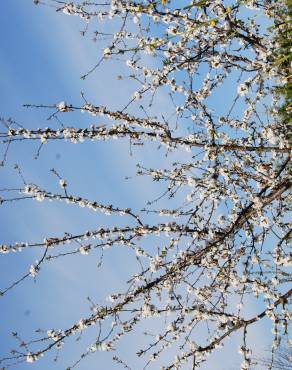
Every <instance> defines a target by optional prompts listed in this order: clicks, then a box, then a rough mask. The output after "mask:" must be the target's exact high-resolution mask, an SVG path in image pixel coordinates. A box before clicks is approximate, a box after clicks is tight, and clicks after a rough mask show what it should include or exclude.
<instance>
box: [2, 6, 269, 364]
mask: <svg viewBox="0 0 292 370" xmlns="http://www.w3.org/2000/svg"><path fill="white" fill-rule="evenodd" d="M0 28H1V30H0V31H1V33H0V34H1V36H0V37H1V43H0V52H1V61H0V67H1V72H0V112H1V116H2V117H5V118H8V117H12V118H13V119H14V120H16V121H18V122H19V123H21V124H23V125H24V126H26V125H27V126H30V127H45V126H47V125H56V123H55V122H54V121H53V122H47V121H46V118H47V117H48V112H47V111H43V110H34V109H33V110H31V109H26V108H23V107H22V105H23V104H25V103H32V104H39V103H43V104H54V103H58V102H59V101H62V100H66V101H68V102H70V103H77V104H78V103H79V104H80V102H81V99H80V92H81V91H84V92H85V93H86V97H87V98H88V99H89V100H91V101H92V102H93V103H96V104H98V105H106V104H109V105H110V106H111V107H112V108H113V109H115V108H117V109H119V108H121V107H122V106H123V105H124V104H125V103H126V102H127V97H128V96H131V91H133V89H134V85H133V84H132V83H130V82H126V83H123V84H122V85H120V84H119V82H117V79H116V75H117V74H118V73H117V68H118V67H117V65H116V64H115V63H112V62H110V63H108V64H106V65H105V66H102V67H101V69H100V70H99V71H98V72H97V73H93V74H92V75H91V76H90V78H88V79H86V80H85V81H83V80H81V79H80V76H81V75H82V74H84V73H85V72H87V71H88V70H89V69H90V68H91V67H92V66H93V65H94V64H95V62H96V61H97V60H98V57H99V56H100V53H101V50H100V47H99V45H98V44H94V43H93V42H91V41H90V39H88V38H82V37H81V36H80V34H79V31H80V29H81V28H82V24H81V23H80V22H79V20H78V19H76V18H74V17H67V16H65V15H63V14H56V13H55V12H54V11H52V10H51V9H49V8H46V7H36V6H34V5H33V3H32V1H23V0H10V1H6V2H4V3H3V4H2V11H1V14H0ZM113 70H114V71H115V73H113ZM123 71H124V70H123V69H121V72H123ZM219 103H220V102H219ZM159 105H160V107H161V106H162V107H164V109H165V110H167V109H168V106H169V101H168V100H167V97H165V96H163V95H161V96H160V97H159ZM157 108H158V107H154V109H157ZM70 119H72V123H74V124H78V125H79V124H80V125H84V124H86V123H87V122H88V118H87V117H80V115H78V116H74V115H73V116H72V118H71V116H70V117H69V118H65V121H64V124H65V125H66V124H69V125H70V122H67V121H66V120H70ZM37 149H38V146H37V145H36V144H32V143H22V144H21V145H12V147H11V148H10V151H9V153H8V162H7V165H6V166H5V167H4V168H2V169H1V170H0V181H1V188H4V187H11V186H20V185H21V181H20V178H19V176H18V175H17V172H16V171H15V169H13V165H14V164H15V163H18V164H19V165H20V167H21V168H22V171H23V175H24V177H25V179H26V181H27V182H29V183H30V182H31V183H37V184H39V185H40V186H44V187H47V186H49V185H50V187H51V189H52V190H53V189H58V179H57V178H56V177H54V176H53V175H52V174H51V173H50V169H51V168H55V169H56V170H57V171H59V172H60V173H61V175H62V176H63V177H64V178H66V179H67V180H68V183H69V188H70V191H72V193H73V194H77V195H80V196H84V197H86V198H88V199H93V200H97V201H100V202H102V201H104V202H105V203H113V204H116V205H118V206H121V207H127V206H129V205H130V206H131V207H133V208H139V207H140V206H141V195H142V194H143V199H145V195H147V193H148V194H149V198H155V196H157V195H158V194H159V191H160V190H161V188H160V187H159V186H157V185H156V184H153V183H152V182H150V181H149V180H148V179H145V180H141V179H133V180H129V181H124V180H123V179H124V177H125V176H127V175H129V176H132V175H134V173H135V164H136V163H137V162H138V161H139V160H143V161H146V162H147V164H149V165H151V164H155V163H156V154H155V152H154V151H152V150H151V146H150V147H149V152H148V153H147V154H146V155H145V154H143V152H142V151H139V150H138V149H137V150H136V152H135V155H134V156H132V157H131V156H130V155H129V143H128V142H125V141H122V142H114V143H102V142H94V143H90V142H89V143H85V144H82V145H74V144H70V143H67V144H64V145H60V144H59V143H50V144H48V145H45V146H44V148H43V149H42V151H41V154H40V158H39V160H37V161H36V160H34V159H33V157H34V155H35V153H36V151H37ZM2 150H3V149H2ZM149 153H150V154H149ZM167 161H168V159H164V165H165V164H166V163H167ZM146 198H147V197H146ZM143 205H144V204H142V206H143ZM0 220H1V222H0V235H1V242H3V243H10V242H12V243H13V242H16V241H38V240H42V239H43V238H44V237H45V236H48V234H49V235H52V236H54V235H61V234H62V233H63V232H64V231H68V232H73V231H74V232H76V233H78V232H79V231H84V230H87V229H89V230H90V229H94V228H95V227H96V225H101V224H104V223H106V224H107V225H113V224H114V223H115V222H119V223H121V224H123V223H127V220H123V219H119V220H118V221H117V219H116V218H113V219H109V218H106V217H104V216H101V215H99V214H98V213H92V212H90V211H89V210H86V209H76V207H74V206H69V205H65V204H57V203H49V202H43V203H38V202H30V203H26V201H23V202H16V203H12V204H5V205H3V206H1V207H0ZM39 257H40V255H39V252H38V251H30V252H28V253H20V254H18V255H4V256H1V259H0V268H1V270H0V281H1V288H4V287H5V286H7V285H8V284H9V283H10V282H12V281H13V280H14V278H15V277H18V276H21V275H22V274H23V273H25V272H27V270H28V269H29V266H30V265H31V264H32V263H33V262H34V261H35V259H37V258H39ZM98 257H99V255H98V253H95V254H94V255H92V256H91V255H90V256H78V257H68V258H63V259H59V260H56V261H55V262H54V263H48V264H47V265H46V266H45V267H44V268H43V269H42V270H41V272H40V274H39V276H38V279H37V281H36V283H35V282H34V281H33V279H28V280H26V281H25V282H24V283H23V284H21V285H20V286H18V287H17V288H16V289H15V290H13V291H12V292H10V293H9V294H7V296H5V297H4V298H2V299H1V301H0V311H1V316H2V317H1V322H0V343H1V345H0V355H4V354H6V353H7V352H8V351H9V349H11V347H13V346H14V343H15V341H14V339H12V338H11V336H9V332H11V331H17V332H18V333H19V335H20V336H23V338H26V339H27V338H29V337H30V335H31V329H32V328H34V329H37V328H39V327H41V328H43V329H50V328H66V327H67V326H70V325H71V324H72V323H73V322H75V321H78V320H79V319H80V318H81V317H86V316H87V315H88V314H89V305H88V302H87V301H86V297H87V296H90V297H91V298H92V299H94V300H96V301H98V302H103V303H105V301H104V297H106V296H107V295H108V294H110V293H111V292H112V290H114V291H119V289H123V287H125V281H126V280H127V278H128V277H130V275H131V272H133V271H134V267H135V266H134V257H133V256H130V257H128V254H127V253H126V252H125V251H123V250H120V249H117V248H115V249H114V250H109V251H107V253H106V258H105V260H104V264H103V266H102V267H101V268H100V269H98V268H97V263H98ZM3 285H4V286H3ZM250 309H251V311H252V310H253V309H256V308H254V307H252V306H251V308H250ZM268 330H269V328H268V326H267V329H265V328H263V329H261V331H259V332H256V333H255V331H254V329H251V332H252V331H253V332H254V336H255V337H254V341H256V342H259V344H260V345H262V347H264V343H260V341H261V340H263V341H264V339H263V338H264V336H266V334H267V332H268ZM139 338H141V341H142V340H143V339H142V336H140V337H139ZM135 341H137V338H135V337H133V336H130V338H129V340H128V341H127V342H124V343H122V346H121V357H122V358H124V359H126V358H129V357H130V353H131V350H132V346H133V344H134V343H135ZM84 343H85V342H84ZM89 343H90V342H89ZM89 343H88V344H89ZM237 345H238V342H237V340H236V338H235V339H232V344H230V345H228V346H227V352H226V351H225V355H224V352H223V353H222V354H220V355H217V354H215V355H214V356H213V358H212V359H211V361H210V362H209V364H208V367H205V368H204V369H216V370H223V369H224V370H228V369H230V370H231V369H237V368H238V364H239V362H238V361H240V358H239V357H238V356H237V354H236V351H237ZM82 348H86V344H84V345H83V347H82ZM76 351H77V352H76ZM75 353H78V343H77V344H74V343H73V342H72V343H70V344H69V345H68V346H65V347H64V350H63V352H62V354H61V355H60V358H59V360H58V363H57V365H54V364H53V363H52V355H48V356H46V357H45V358H44V359H41V360H40V361H39V362H37V363H36V364H35V365H27V364H21V365H16V367H15V368H16V369H17V370H21V369H26V368H28V367H33V368H35V369H39V370H47V369H52V368H57V369H63V368H65V367H66V366H68V365H70V364H72V362H73V361H72V358H73V357H74V359H77V357H76V356H75ZM110 357H111V355H110V354H108V353H104V352H102V353H101V352H98V353H97V354H95V355H93V356H90V357H89V358H88V359H86V360H85V361H84V362H83V363H82V365H81V367H80V369H82V370H92V369H95V370H104V369H106V370H108V369H112V368H113V369H115V368H119V367H118V366H117V365H110V361H109V360H110ZM52 364H53V365H52ZM129 364H130V365H132V366H133V368H134V369H138V363H135V362H133V360H132V362H131V361H130V362H129Z"/></svg>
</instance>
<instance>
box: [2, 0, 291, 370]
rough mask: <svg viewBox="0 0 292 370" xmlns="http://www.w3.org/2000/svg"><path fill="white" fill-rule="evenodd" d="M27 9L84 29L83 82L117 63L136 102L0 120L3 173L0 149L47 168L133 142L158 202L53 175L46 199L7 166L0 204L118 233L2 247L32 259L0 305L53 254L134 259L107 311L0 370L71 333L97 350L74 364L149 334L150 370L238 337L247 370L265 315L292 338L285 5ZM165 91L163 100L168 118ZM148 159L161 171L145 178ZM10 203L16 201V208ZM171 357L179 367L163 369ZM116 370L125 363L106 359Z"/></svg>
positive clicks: (43, 334) (43, 335) (197, 360)
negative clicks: (56, 208) (144, 331)
mask: <svg viewBox="0 0 292 370" xmlns="http://www.w3.org/2000/svg"><path fill="white" fill-rule="evenodd" d="M34 2H35V4H38V5H46V6H49V7H50V8H51V7H52V8H53V9H55V10H56V11H57V12H63V13H65V14H67V15H72V16H73V15H74V16H78V17H80V18H82V20H84V22H85V24H86V26H85V29H84V30H83V31H82V35H83V36H86V35H88V34H89V35H90V34H92V32H93V34H94V41H95V42H96V43H97V45H98V46H99V48H102V55H101V57H100V59H99V60H98V62H97V63H96V64H95V65H94V66H93V68H92V69H91V70H90V71H89V72H88V73H86V74H85V75H83V76H82V78H83V79H84V80H85V79H87V78H90V76H91V75H92V74H94V73H98V70H99V68H101V67H102V66H103V65H104V64H105V63H113V64H112V65H117V64H118V65H119V64H121V63H123V64H126V66H127V68H128V69H130V75H129V76H126V77H127V78H129V79H130V81H131V82H129V86H130V87H131V88H132V87H133V88H134V89H135V90H134V92H133V93H132V94H131V96H130V97H129V98H128V101H127V103H126V104H125V105H124V106H122V107H120V108H118V109H112V108H111V106H112V105H114V104H113V102H109V105H108V106H102V105H98V104H95V103H93V102H91V101H89V100H88V98H87V97H86V94H85V93H82V94H81V102H80V103H79V104H73V103H69V102H66V101H61V102H57V103H55V104H52V105H46V104H44V105H33V104H32V105H26V106H27V107H30V108H35V109H37V108H39V109H44V110H46V111H47V110H48V111H49V112H50V113H49V118H48V119H49V123H50V126H49V127H46V128H43V127H41V128H34V127H24V126H22V125H20V124H19V123H16V122H14V121H13V120H11V119H9V120H5V119H3V124H4V127H5V129H4V130H3V131H2V132H1V134H0V137H1V141H2V143H3V144H4V145H6V150H5V153H4V159H3V165H4V166H7V165H8V164H9V153H10V152H9V151H8V149H9V148H10V147H13V146H14V147H15V145H18V146H20V145H24V144H26V143H28V148H35V143H36V142H37V143H39V144H38V145H39V147H38V149H37V154H36V158H37V160H38V161H41V160H42V156H41V150H43V149H42V148H43V147H48V148H50V145H53V144H52V143H54V142H57V143H58V145H59V146H60V145H61V147H62V145H63V144H62V143H65V141H68V142H72V143H77V144H78V145H79V144H80V145H81V143H83V142H87V141H94V142H96V145H99V142H100V141H108V140H114V139H118V140H121V141H122V142H125V141H127V142H129V143H130V153H129V154H130V155H132V156H133V157H135V155H137V156H138V155H139V153H142V152H145V153H146V154H145V155H146V157H144V159H145V162H146V163H139V164H138V165H137V176H144V177H150V178H151V179H152V180H153V181H154V182H156V183H158V185H159V187H158V189H159V190H160V191H161V192H162V193H161V194H160V196H159V197H157V199H155V200H151V201H149V199H143V201H144V204H145V202H146V203H147V204H146V206H143V207H141V208H140V209H133V207H131V208H130V207H121V206H119V205H114V204H108V203H106V202H102V201H97V200H95V199H93V200H89V199H87V198H84V197H82V196H79V195H75V194H73V192H72V193H71V190H70V186H69V184H70V181H68V180H67V179H66V180H65V179H64V178H63V177H64V176H63V175H62V172H60V171H59V169H57V170H56V169H52V173H53V175H54V176H56V177H57V178H58V181H59V185H60V188H61V190H60V191H59V192H57V191H56V192H55V191H52V190H50V189H48V188H44V187H43V186H40V185H38V184H35V183H30V182H28V181H26V179H25V178H24V177H23V175H22V166H19V165H16V169H17V170H18V172H19V174H20V176H21V178H22V181H23V185H22V186H21V187H17V188H15V186H11V187H10V188H5V189H2V199H1V203H2V206H5V205H6V204H11V203H13V202H20V201H22V200H24V199H30V200H32V201H33V200H37V201H44V202H45V201H47V200H51V201H54V202H61V201H63V202H66V203H69V204H73V205H75V206H76V207H81V208H87V209H88V210H93V211H97V212H102V213H105V214H109V215H112V218H113V224H111V225H107V226H104V225H103V226H100V227H98V228H95V229H92V230H89V231H87V230H85V231H84V232H76V233H74V232H70V233H69V232H65V233H64V234H63V235H57V236H53V237H52V236H49V235H48V236H47V237H46V238H45V239H44V241H30V242H21V243H13V242H11V243H10V244H9V243H6V244H3V245H1V248H0V250H1V252H2V253H3V254H8V253H10V252H17V253H18V252H22V253H23V254H24V253H26V252H28V251H30V250H31V249H37V250H41V257H40V258H39V259H38V261H36V262H35V263H34V264H32V265H31V267H30V269H29V271H28V272H27V273H26V274H25V275H23V276H22V277H21V278H19V279H17V280H15V281H14V283H12V284H11V285H8V286H7V287H6V288H5V289H2V296H3V297H2V299H5V296H6V295H7V294H10V293H11V292H10V291H11V290H12V289H13V288H15V287H16V286H21V284H22V283H23V282H24V280H26V279H29V278H33V279H37V278H38V276H39V274H41V272H40V270H41V269H42V268H43V266H45V265H46V264H48V262H49V261H54V260H56V259H58V258H61V257H63V256H65V257H66V256H67V257H68V256H69V255H79V254H91V253H93V252H94V251H95V250H98V251H101V252H102V256H103V254H105V255H106V253H107V252H108V251H107V249H108V248H114V250H117V249H118V248H120V247H123V248H127V249H128V250H129V253H131V252H134V253H135V256H136V257H135V258H136V261H137V268H136V271H135V273H134V274H133V275H132V277H131V278H130V279H129V281H128V283H127V284H128V285H127V288H126V289H125V290H124V291H119V292H113V293H112V294H111V295H110V297H109V301H110V302H108V303H107V304H106V305H105V304H95V303H93V302H92V301H91V304H92V306H91V309H92V312H91V314H90V315H87V316H86V317H84V318H82V319H80V320H77V321H76V322H75V323H72V325H71V326H69V327H65V328H61V329H49V330H46V331H43V330H38V332H37V334H36V335H37V337H34V338H33V339H32V340H22V339H20V347H23V348H24V350H22V349H20V350H13V351H12V354H11V356H6V357H3V358H2V363H3V365H4V366H7V365H10V364H12V363H15V362H16V363H21V362H24V361H27V362H35V361H36V360H39V359H40V357H42V356H44V355H46V354H47V353H48V352H51V351H55V350H57V352H58V351H59V350H62V349H63V347H65V346H66V344H67V342H68V341H69V340H70V338H71V337H73V336H74V334H76V333H80V335H81V333H84V334H85V333H87V332H88V331H89V330H90V328H89V327H92V326H93V327H97V328H98V333H97V334H96V335H95V338H94V341H93V342H92V344H91V345H89V346H85V347H82V343H83V342H81V344H80V347H82V348H81V349H80V350H81V351H82V354H81V356H80V358H78V359H77V361H76V362H75V363H74V365H72V366H71V367H69V368H73V367H74V366H76V365H78V364H79V363H80V361H81V360H83V359H84V358H85V357H87V356H89V355H90V354H91V353H93V352H96V351H98V350H100V349H101V350H105V351H109V352H110V351H113V350H115V349H118V347H119V342H120V341H123V340H124V339H123V337H124V336H127V335H131V333H132V332H133V333H135V332H136V330H138V329H137V328H138V327H139V325H142V324H143V323H144V322H146V323H147V322H150V324H149V326H150V327H151V330H152V332H155V337H154V338H153V337H152V338H151V340H150V343H149V342H148V344H147V345H145V346H143V347H142V346H141V348H140V349H139V351H138V352H137V355H138V356H139V357H143V358H144V357H145V358H146V360H145V362H146V366H147V367H148V366H149V367H152V368H158V366H160V365H161V366H163V369H179V368H186V369H190V368H193V369H195V368H199V367H200V366H201V365H202V364H203V363H204V362H207V361H208V355H209V354H210V353H212V352H214V351H216V350H217V348H220V347H222V346H223V345H224V344H225V339H227V338H228V337H231V338H233V337H234V335H235V333H237V332H240V333H241V335H242V344H241V347H240V352H241V353H242V355H243V362H242V365H241V369H242V370H244V369H249V368H250V367H251V366H252V360H251V359H252V351H253V350H255V348H254V346H253V345H252V343H251V342H249V338H248V333H249V330H250V328H251V327H253V326H254V324H255V323H259V322H262V321H264V320H265V319H266V318H269V319H270V320H271V322H272V325H273V337H272V338H271V341H272V342H273V343H271V346H272V349H271V350H272V351H274V350H275V349H276V348H277V347H278V346H279V344H280V341H281V340H284V339H285V338H286V337H287V336H288V333H289V328H288V326H289V320H290V319H291V313H290V311H289V300H290V298H291V294H292V289H291V288H290V287H289V283H290V282H291V275H290V274H289V266H290V265H291V255H290V254H289V242H290V241H291V228H290V227H289V220H288V217H289V211H291V208H289V189H290V187H291V177H290V173H289V171H290V170H291V158H290V151H291V148H290V146H289V131H290V128H289V123H288V122H287V121H286V114H285V115H284V116H283V115H280V114H279V110H280V109H281V106H282V104H283V101H282V100H283V99H282V97H281V96H280V95H278V94H277V93H276V91H277V87H281V86H285V84H287V79H288V75H287V74H288V73H289V71H288V69H287V67H285V68H281V65H282V64H281V63H280V64H279V63H275V55H276V56H277V53H276V50H277V47H278V46H279V45H278V41H277V35H278V34H277V32H278V31H279V29H281V28H279V27H274V28H273V27H272V28H269V26H271V24H272V23H273V21H274V19H275V18H276V19H277V17H278V14H279V13H280V10H281V12H283V9H284V8H285V6H286V5H285V2H283V1H277V2H272V1H268V0H262V1H233V2H227V1H222V0H216V1H212V2H209V1H193V2H192V3H188V2H184V1H182V2H176V1H164V0H163V1H161V2H159V1H158V2H156V1H148V0H147V1H141V2H132V1H121V0H114V1H112V2H109V3H108V2H102V3H95V2H87V1H84V2H80V3H77V2H70V3H67V2H63V1H57V0H48V1H44V2H43V1H34ZM283 7H284V8H283ZM258 14H260V15H261V16H262V17H263V16H265V17H266V19H265V22H262V21H260V20H261V18H257V15H258ZM103 20H104V22H105V23H102V21H103ZM96 21H99V22H100V23H99V24H98V26H96ZM95 27H97V28H95ZM285 27H289V26H287V25H286V26H285ZM126 77H125V76H124V75H121V76H118V78H119V79H120V80H121V81H124V79H125V78H126ZM162 94H164V95H165V96H167V97H168V98H169V101H170V103H167V105H166V106H163V104H162V103H161V99H162V98H161V96H162ZM222 95H223V96H224V97H225V99H224V104H220V105H219V104H218V102H217V101H218V99H219V98H220V96H221V98H222ZM170 104H172V106H171V105H170ZM157 107H158V108H159V110H157ZM81 112H83V113H84V114H88V115H89V117H91V116H93V117H95V120H96V121H97V122H98V123H94V124H91V125H89V126H87V127H85V126H84V125H74V126H73V124H72V123H71V124H70V125H66V124H64V121H65V120H66V121H67V120H69V119H70V120H71V118H70V117H74V120H78V118H77V117H79V113H81ZM288 113H289V112H288ZM67 117H68V118H67ZM283 117H284V118H283ZM72 120H73V119H72ZM82 122H83V121H82ZM56 123H57V124H58V125H59V126H58V127H56ZM154 148H157V150H158V151H157V154H156V155H155V156H156V159H157V162H156V163H157V166H158V167H157V168H153V167H151V166H150V167H148V166H147V156H148V155H149V153H150V152H152V151H153V150H154ZM47 150H49V149H47ZM84 158H86V153H84ZM72 166H73V164H72ZM63 170H64V169H63ZM114 170H115V169H114V168H113V169H112V171H114ZM14 192H16V194H17V193H18V195H16V194H15V195H13V196H11V195H10V194H11V193H14ZM19 194H20V195H19ZM153 196H154V194H153ZM153 196H152V198H153ZM141 197H142V198H143V191H142V192H141ZM161 201H163V203H161ZM161 204H163V208H162V207H161ZM116 215H121V216H122V218H123V219H125V220H126V221H119V220H118V218H117V217H116ZM3 257H4V256H3ZM101 263H102V259H101V261H100V264H101ZM252 297H253V298H256V300H257V302H259V304H260V305H264V306H263V308H262V309H261V310H259V311H258V312H257V313H256V314H254V315H252V316H250V315H249V314H248V312H247V311H246V305H247V304H248V302H249V301H250V300H251V299H253V298H252ZM157 318H158V320H157ZM162 318H163V320H164V321H163V322H162ZM155 320H156V321H155ZM14 336H15V337H16V338H19V336H18V334H17V333H14ZM78 338H79V337H78ZM170 347H171V348H173V351H174V352H175V353H176V356H175V358H174V359H173V358H172V357H171V358H166V357H163V356H164V353H166V354H168V353H169V351H170V349H169V348H170ZM171 353H173V352H171ZM133 355H134V354H133ZM97 356H98V355H97ZM114 361H115V362H116V363H117V364H119V365H120V366H122V367H125V368H127V367H128V364H127V362H128V361H126V362H124V361H123V360H122V359H120V358H119V356H118V355H116V354H115V355H114ZM152 362H154V363H153V364H152ZM144 364H145V363H144ZM158 364H159V365H158ZM81 366H82V365H81ZM69 368H68V369H69Z"/></svg>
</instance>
